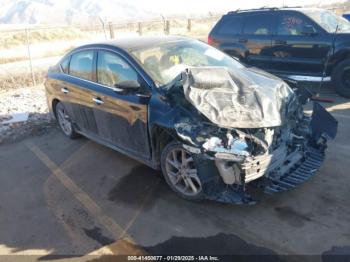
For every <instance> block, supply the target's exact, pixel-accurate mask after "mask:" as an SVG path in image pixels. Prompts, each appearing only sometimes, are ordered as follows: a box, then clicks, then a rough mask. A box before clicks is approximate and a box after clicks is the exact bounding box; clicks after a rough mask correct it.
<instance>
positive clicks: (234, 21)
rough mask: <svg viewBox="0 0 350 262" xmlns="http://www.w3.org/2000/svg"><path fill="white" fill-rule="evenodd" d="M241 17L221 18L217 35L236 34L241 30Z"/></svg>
mask: <svg viewBox="0 0 350 262" xmlns="http://www.w3.org/2000/svg"><path fill="white" fill-rule="evenodd" d="M242 25H243V18H242V17H229V18H225V19H223V20H222V23H221V25H219V28H218V31H217V33H218V34H219V35H237V34H240V33H241V32H242Z"/></svg>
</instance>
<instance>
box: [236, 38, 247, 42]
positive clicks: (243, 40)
mask: <svg viewBox="0 0 350 262" xmlns="http://www.w3.org/2000/svg"><path fill="white" fill-rule="evenodd" d="M238 42H239V43H247V42H248V40H247V39H243V38H242V39H239V40H238Z"/></svg>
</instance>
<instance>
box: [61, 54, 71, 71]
mask: <svg viewBox="0 0 350 262" xmlns="http://www.w3.org/2000/svg"><path fill="white" fill-rule="evenodd" d="M69 59H70V56H68V57H66V58H65V59H63V61H62V62H61V64H60V65H61V68H62V71H63V72H64V73H65V74H68V67H69Z"/></svg>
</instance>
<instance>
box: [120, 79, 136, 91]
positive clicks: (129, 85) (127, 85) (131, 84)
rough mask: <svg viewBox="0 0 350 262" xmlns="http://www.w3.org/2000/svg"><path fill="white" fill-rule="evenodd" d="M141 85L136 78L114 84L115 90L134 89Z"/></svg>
mask: <svg viewBox="0 0 350 262" xmlns="http://www.w3.org/2000/svg"><path fill="white" fill-rule="evenodd" d="M140 87H141V85H140V83H139V82H138V81H137V80H127V81H122V82H119V83H118V84H115V85H114V90H115V91H136V90H139V88H140Z"/></svg>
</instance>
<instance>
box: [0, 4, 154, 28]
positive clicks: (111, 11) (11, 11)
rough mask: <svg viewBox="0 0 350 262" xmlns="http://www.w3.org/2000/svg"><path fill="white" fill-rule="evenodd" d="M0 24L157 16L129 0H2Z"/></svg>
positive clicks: (84, 21) (75, 22) (57, 22)
mask: <svg viewBox="0 0 350 262" xmlns="http://www.w3.org/2000/svg"><path fill="white" fill-rule="evenodd" d="M0 4H1V9H0V23H2V24H72V23H74V24H84V23H86V22H88V21H91V20H94V19H102V20H107V19H108V20H109V21H121V20H123V21H125V20H131V19H133V18H134V17H137V18H138V19H139V20H144V19H152V18H155V17H158V18H159V14H155V13H152V12H150V11H146V10H144V9H143V8H140V7H139V6H137V5H136V4H132V3H130V1H108V0H72V1H69V0H59V1H55V0H1V1H0Z"/></svg>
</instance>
